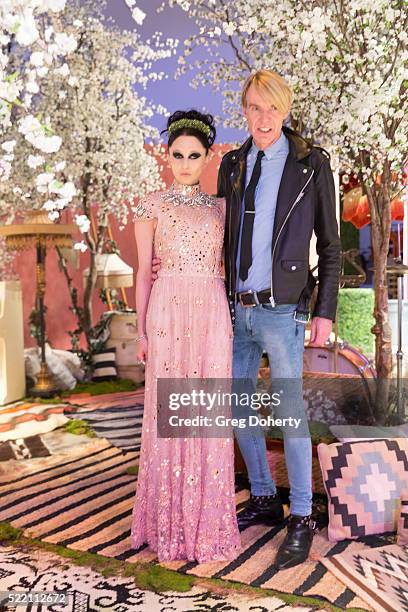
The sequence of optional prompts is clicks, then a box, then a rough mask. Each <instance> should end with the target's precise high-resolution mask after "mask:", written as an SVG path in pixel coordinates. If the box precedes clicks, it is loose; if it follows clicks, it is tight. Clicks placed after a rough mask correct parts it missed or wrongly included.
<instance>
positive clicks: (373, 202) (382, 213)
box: [365, 172, 392, 423]
mask: <svg viewBox="0 0 408 612" xmlns="http://www.w3.org/2000/svg"><path fill="white" fill-rule="evenodd" d="M387 178H388V177H387V173H386V172H384V174H383V176H382V182H381V185H380V186H377V185H376V186H365V187H366V192H367V196H368V201H369V205H370V212H371V236H372V249H373V262H374V292H375V299H374V313H373V315H374V319H375V324H374V326H373V328H372V330H371V331H372V332H373V334H374V335H375V366H376V370H377V385H376V394H375V405H374V410H375V415H376V419H377V422H379V423H384V422H385V420H386V417H387V414H388V405H389V386H390V377H391V372H392V348H391V327H390V324H389V318H388V282H387V281H388V279H387V258H388V251H389V241H390V234H391V201H390V195H389V183H388V181H387Z"/></svg>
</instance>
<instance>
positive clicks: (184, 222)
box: [136, 183, 225, 277]
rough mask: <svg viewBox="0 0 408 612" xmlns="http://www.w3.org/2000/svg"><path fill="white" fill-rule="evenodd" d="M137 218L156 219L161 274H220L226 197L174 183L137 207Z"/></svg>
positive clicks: (156, 247) (155, 250)
mask: <svg viewBox="0 0 408 612" xmlns="http://www.w3.org/2000/svg"><path fill="white" fill-rule="evenodd" d="M136 218H139V219H152V218H156V219H157V226H156V230H155V236H154V252H155V255H156V256H157V257H159V258H160V259H161V268H160V271H159V277H160V276H167V275H173V274H176V275H180V274H181V275H184V274H186V275H189V276H190V275H191V276H195V275H203V276H221V275H222V266H221V253H222V244H223V239H224V223H225V200H224V199H221V198H215V197H213V196H210V195H208V194H206V193H204V192H202V191H201V190H200V187H199V185H193V186H192V187H185V186H181V185H178V184H177V183H174V184H173V185H172V186H171V187H170V189H168V190H167V191H162V192H157V193H153V194H151V195H149V196H147V198H145V199H144V200H143V202H142V203H141V204H140V205H139V206H138V207H137V209H136Z"/></svg>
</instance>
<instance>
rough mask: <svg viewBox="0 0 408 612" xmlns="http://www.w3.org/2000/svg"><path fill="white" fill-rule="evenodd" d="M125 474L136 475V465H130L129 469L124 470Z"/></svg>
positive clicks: (137, 467)
mask: <svg viewBox="0 0 408 612" xmlns="http://www.w3.org/2000/svg"><path fill="white" fill-rule="evenodd" d="M126 472H127V473H128V474H131V475H133V474H138V473H139V466H138V465H131V466H130V467H128V468H127V469H126Z"/></svg>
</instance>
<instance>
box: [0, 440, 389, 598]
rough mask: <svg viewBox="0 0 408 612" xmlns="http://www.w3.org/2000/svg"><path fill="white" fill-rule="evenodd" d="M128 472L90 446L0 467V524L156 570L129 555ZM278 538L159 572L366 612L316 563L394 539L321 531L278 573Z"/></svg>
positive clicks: (113, 451)
mask: <svg viewBox="0 0 408 612" xmlns="http://www.w3.org/2000/svg"><path fill="white" fill-rule="evenodd" d="M28 463H30V464H31V465H30V466H28V465H27V464H28ZM135 464H137V453H134V452H123V451H122V449H120V448H115V447H113V446H112V445H111V444H110V443H109V442H107V441H106V440H103V439H98V438H94V439H90V443H89V444H87V445H85V446H84V447H78V448H76V449H73V450H72V452H69V453H66V454H64V455H51V456H50V457H43V458H39V459H36V460H35V464H33V462H26V461H22V462H13V469H12V470H7V469H5V466H6V464H5V463H3V464H1V463H0V522H1V521H7V522H9V523H11V524H12V525H13V526H15V527H19V528H23V529H24V530H25V535H27V536H31V537H36V538H40V539H42V540H44V541H46V542H51V543H54V544H62V545H64V546H67V547H68V548H71V549H73V550H78V551H90V552H94V553H98V554H101V555H104V556H107V557H113V558H116V559H121V560H127V561H128V562H136V561H143V562H151V563H156V557H155V554H154V553H153V552H152V551H150V550H149V549H148V548H147V547H146V546H142V547H141V548H140V549H138V550H134V549H131V548H130V526H131V516H132V509H133V503H134V494H135V489H136V480H137V476H136V475H135V474H129V473H128V468H129V467H131V466H134V465H135ZM2 466H3V467H2ZM248 496H249V492H248V490H247V489H241V490H239V491H238V492H237V494H236V502H237V509H238V511H239V510H240V509H241V508H242V507H243V505H244V504H245V502H246V500H247V499H248ZM284 535H285V530H284V528H282V527H281V526H280V527H267V526H263V525H254V526H252V527H249V528H248V529H246V530H245V531H243V533H242V552H241V553H240V555H239V556H238V557H237V559H235V560H234V561H229V562H215V563H207V564H200V565H198V564H196V563H192V562H191V563H188V562H186V561H183V560H181V561H173V562H169V563H165V564H163V565H165V566H166V567H169V568H172V569H174V570H176V571H179V572H182V573H187V574H192V575H196V576H201V577H217V578H220V579H222V580H235V581H237V582H241V583H244V584H249V585H252V586H257V587H261V588H271V589H276V590H277V591H281V592H283V593H295V594H297V595H310V596H312V595H313V596H316V597H321V598H322V601H330V602H332V603H334V604H335V605H337V606H339V607H341V608H344V609H346V608H348V607H360V608H366V609H367V605H366V604H365V603H364V602H363V601H362V599H361V598H360V597H359V596H357V595H356V593H355V592H354V591H353V590H352V589H350V588H349V587H348V586H346V585H345V584H344V583H343V582H342V581H340V580H339V579H338V578H337V577H336V576H334V574H333V573H332V572H331V571H328V570H327V568H326V567H325V566H324V565H322V563H320V562H319V558H320V557H321V556H324V557H327V556H331V555H337V554H339V553H341V552H343V551H345V550H347V549H349V550H350V551H352V552H358V553H362V552H366V551H369V550H370V548H373V547H384V546H385V545H387V544H392V543H394V542H395V534H385V535H382V536H366V537H365V538H360V539H359V540H353V541H345V542H338V543H337V544H333V543H330V542H329V541H328V539H327V530H326V529H322V530H321V531H320V532H318V533H317V534H316V536H315V538H314V541H313V546H312V550H311V556H310V559H308V561H306V562H305V563H303V564H301V565H300V566H298V567H297V568H296V571H293V569H288V570H284V571H280V572H279V571H277V570H276V568H275V566H274V563H273V561H274V558H275V555H276V551H277V548H278V547H279V545H280V543H281V542H282V539H283V537H284Z"/></svg>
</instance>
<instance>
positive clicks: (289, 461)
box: [233, 304, 312, 516]
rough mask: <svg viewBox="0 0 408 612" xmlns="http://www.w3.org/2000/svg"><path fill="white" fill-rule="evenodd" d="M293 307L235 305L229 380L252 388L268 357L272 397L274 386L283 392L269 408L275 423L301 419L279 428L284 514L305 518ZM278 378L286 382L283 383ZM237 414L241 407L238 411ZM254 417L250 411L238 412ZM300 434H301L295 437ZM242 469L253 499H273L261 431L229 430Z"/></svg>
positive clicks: (299, 331)
mask: <svg viewBox="0 0 408 612" xmlns="http://www.w3.org/2000/svg"><path fill="white" fill-rule="evenodd" d="M295 309H296V307H295V305H293V304H278V305H277V306H275V307H272V306H271V305H269V304H265V305H258V306H255V307H253V308H244V307H243V306H241V305H240V304H237V305H236V314H235V317H236V318H235V332H234V344H233V378H234V380H236V379H250V380H251V381H252V384H253V385H256V380H257V376H258V371H259V364H260V358H261V355H262V352H263V351H266V352H267V354H268V358H269V366H270V374H271V384H272V393H273V392H274V390H275V391H276V388H275V389H274V379H275V387H276V384H278V385H279V387H280V388H279V391H282V388H281V387H284V391H285V393H283V394H282V396H285V399H284V400H283V401H282V402H281V404H280V405H279V406H276V407H275V408H274V416H275V418H283V417H285V415H286V417H287V416H288V414H290V416H292V417H294V418H295V417H297V418H300V419H302V425H303V430H302V429H300V430H298V432H297V433H296V434H294V430H293V428H288V429H287V428H283V429H282V431H283V437H284V449H285V461H286V467H287V471H288V478H289V484H290V495H289V499H290V511H291V513H292V514H297V515H300V516H306V515H308V514H310V513H311V505H312V445H311V439H310V433H309V429H308V426H307V419H306V414H305V409H304V403H303V396H302V382H301V381H302V371H303V347H304V335H305V325H304V324H303V323H298V322H296V321H295V320H294V318H293V314H294V311H295ZM283 379H286V384H284V383H285V381H284V380H283ZM239 410H240V411H241V413H242V410H243V409H242V407H240V408H239ZM244 410H246V411H247V413H248V412H249V413H251V414H254V410H253V408H252V407H250V406H249V407H247V408H244ZM300 431H301V433H300ZM234 433H235V436H236V438H237V441H238V444H239V447H240V450H241V453H242V456H243V458H244V461H245V464H246V466H247V470H248V477H249V481H250V483H251V493H252V494H253V495H273V494H275V493H276V485H275V482H274V481H273V479H272V476H271V472H270V469H269V465H268V462H267V456H266V443H265V435H264V432H263V430H262V429H260V428H258V431H256V428H253V427H249V428H246V430H245V431H243V430H242V429H239V428H235V429H234Z"/></svg>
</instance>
